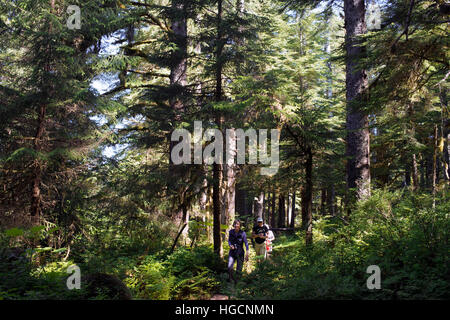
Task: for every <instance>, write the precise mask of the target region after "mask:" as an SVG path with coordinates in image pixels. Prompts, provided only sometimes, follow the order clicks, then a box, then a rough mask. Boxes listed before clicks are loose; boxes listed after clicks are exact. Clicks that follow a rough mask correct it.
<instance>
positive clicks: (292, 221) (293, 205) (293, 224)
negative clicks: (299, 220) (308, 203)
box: [290, 191, 295, 228]
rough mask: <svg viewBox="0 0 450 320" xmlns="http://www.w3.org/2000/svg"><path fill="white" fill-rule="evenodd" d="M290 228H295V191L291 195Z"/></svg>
mask: <svg viewBox="0 0 450 320" xmlns="http://www.w3.org/2000/svg"><path fill="white" fill-rule="evenodd" d="M290 227H291V228H295V191H294V192H293V193H292V216H291V221H290Z"/></svg>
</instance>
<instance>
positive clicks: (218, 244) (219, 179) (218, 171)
mask: <svg viewBox="0 0 450 320" xmlns="http://www.w3.org/2000/svg"><path fill="white" fill-rule="evenodd" d="M222 15H223V8H222V0H218V2H217V39H216V40H217V48H216V57H215V58H216V90H215V101H216V102H220V101H222V70H223V63H222V62H221V58H222V51H223V46H224V42H223V31H222ZM215 121H216V123H217V125H218V127H219V130H221V129H222V124H223V116H222V114H221V113H220V111H216V119H215ZM213 180H214V185H213V207H214V210H213V212H214V227H213V233H214V237H213V238H214V252H216V253H217V254H218V255H219V256H220V257H221V258H222V257H223V247H222V237H221V234H220V233H221V230H220V222H221V212H222V205H223V204H222V192H221V189H222V184H223V165H222V164H219V163H214V164H213Z"/></svg>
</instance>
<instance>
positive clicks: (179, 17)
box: [168, 0, 188, 236]
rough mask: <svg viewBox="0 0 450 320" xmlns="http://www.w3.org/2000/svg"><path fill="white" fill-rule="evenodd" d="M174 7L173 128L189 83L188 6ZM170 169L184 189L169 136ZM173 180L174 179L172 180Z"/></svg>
mask: <svg viewBox="0 0 450 320" xmlns="http://www.w3.org/2000/svg"><path fill="white" fill-rule="evenodd" d="M172 9H174V11H175V12H177V14H176V17H175V18H173V20H172V24H171V30H172V33H170V41H171V42H172V43H173V44H174V45H175V46H176V50H174V51H173V52H172V57H171V60H172V63H173V64H172V65H171V68H170V76H169V80H170V86H171V88H172V90H173V92H175V94H174V95H173V96H172V97H171V99H170V100H169V103H170V108H171V109H172V110H173V113H174V119H173V122H174V124H175V126H174V127H173V128H172V130H175V127H176V124H177V123H180V122H181V121H182V117H183V113H184V110H185V104H184V101H183V99H182V96H183V91H184V88H185V86H186V85H187V74H186V70H187V23H186V12H185V10H186V8H185V3H184V1H182V0H172ZM169 143H170V144H169V171H168V172H170V174H171V175H175V177H176V178H175V185H174V187H175V188H177V189H183V188H184V187H183V186H179V185H177V181H180V180H181V179H182V176H183V174H184V169H185V168H184V167H183V166H182V165H174V164H173V161H172V157H171V154H172V149H173V147H174V146H175V145H176V144H177V142H176V141H171V139H170V136H169ZM171 182H172V181H171ZM176 192H177V194H181V198H180V199H177V200H178V202H179V205H176V206H175V212H174V213H173V216H172V219H173V220H174V221H175V223H178V224H179V226H180V228H181V227H182V226H183V224H184V223H185V220H186V215H187V214H186V212H184V210H186V204H185V203H184V201H185V199H184V193H185V192H184V190H177V191H176ZM187 232H188V226H186V227H185V228H184V229H183V235H184V236H186V235H187Z"/></svg>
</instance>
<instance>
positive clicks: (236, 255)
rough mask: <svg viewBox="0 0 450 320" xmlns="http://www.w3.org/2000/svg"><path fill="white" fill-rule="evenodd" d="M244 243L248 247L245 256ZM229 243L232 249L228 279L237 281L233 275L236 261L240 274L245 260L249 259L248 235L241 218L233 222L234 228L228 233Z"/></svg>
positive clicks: (229, 256) (229, 257)
mask: <svg viewBox="0 0 450 320" xmlns="http://www.w3.org/2000/svg"><path fill="white" fill-rule="evenodd" d="M244 244H245V248H246V251H245V258H244ZM228 245H229V246H230V251H229V253H228V281H231V280H233V281H234V283H236V282H237V280H236V278H234V276H233V269H234V263H235V262H237V263H236V264H237V266H236V274H238V275H240V274H241V273H242V267H243V265H244V260H245V261H248V241H247V235H246V234H245V232H244V231H242V230H241V222H240V221H239V220H235V221H234V222H233V229H231V230H230V232H229V234H228Z"/></svg>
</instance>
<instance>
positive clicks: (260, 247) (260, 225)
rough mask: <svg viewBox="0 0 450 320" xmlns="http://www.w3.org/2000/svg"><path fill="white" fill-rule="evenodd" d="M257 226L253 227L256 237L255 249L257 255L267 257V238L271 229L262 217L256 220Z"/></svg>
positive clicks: (254, 236)
mask: <svg viewBox="0 0 450 320" xmlns="http://www.w3.org/2000/svg"><path fill="white" fill-rule="evenodd" d="M256 223H257V224H256V226H254V227H253V231H252V238H253V239H255V251H256V255H257V256H263V257H264V259H266V257H267V251H266V238H267V234H268V232H269V229H268V228H267V227H266V226H265V225H264V221H263V219H262V218H261V217H259V218H258V219H257V220H256Z"/></svg>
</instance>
